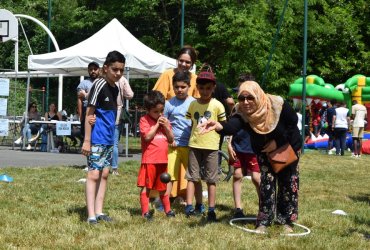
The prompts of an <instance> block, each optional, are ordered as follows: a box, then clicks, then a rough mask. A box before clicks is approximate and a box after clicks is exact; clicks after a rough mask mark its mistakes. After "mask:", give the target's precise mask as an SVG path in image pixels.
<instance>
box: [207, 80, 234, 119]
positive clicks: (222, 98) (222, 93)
mask: <svg viewBox="0 0 370 250" xmlns="http://www.w3.org/2000/svg"><path fill="white" fill-rule="evenodd" d="M212 97H214V98H216V99H217V100H218V101H219V102H221V103H222V105H224V107H225V111H226V114H227V115H229V114H230V111H231V110H229V107H228V105H227V104H226V99H227V98H230V97H231V95H230V93H229V92H228V91H227V89H226V87H225V85H224V84H223V83H221V82H216V88H215V91H214V92H213V94H212Z"/></svg>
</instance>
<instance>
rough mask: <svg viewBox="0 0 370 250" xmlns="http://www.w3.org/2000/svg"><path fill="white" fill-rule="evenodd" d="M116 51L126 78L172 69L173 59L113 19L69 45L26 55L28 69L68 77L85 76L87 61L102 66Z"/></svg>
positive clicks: (174, 62)
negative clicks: (127, 72) (123, 62)
mask: <svg viewBox="0 0 370 250" xmlns="http://www.w3.org/2000/svg"><path fill="white" fill-rule="evenodd" d="M112 50H117V51H119V52H121V53H122V54H123V55H124V56H125V57H126V64H125V66H126V67H128V68H129V71H130V72H129V74H130V78H157V77H159V75H160V74H161V73H162V72H163V71H165V70H166V69H169V68H176V66H177V65H176V60H175V59H172V58H170V57H167V56H164V55H162V54H160V53H158V52H156V51H154V50H152V49H151V48H149V47H147V46H146V45H145V44H143V43H142V42H140V41H139V40H138V39H136V38H135V37H134V36H133V35H132V34H131V33H130V32H129V31H128V30H127V29H126V28H125V27H124V26H123V25H122V24H121V23H120V22H119V21H118V20H117V19H113V20H112V21H110V22H109V23H108V24H107V25H106V26H104V27H103V28H102V29H101V30H99V31H98V32H97V33H95V34H94V35H93V36H91V37H89V38H88V39H86V40H85V41H82V42H80V43H78V44H76V45H74V46H72V47H69V48H66V49H63V50H60V51H57V52H52V53H47V54H41V55H30V56H29V57H28V69H29V70H39V71H45V72H50V73H57V74H65V75H70V76H82V75H87V65H88V64H89V63H90V62H91V61H95V62H97V63H99V65H100V66H102V65H103V63H104V61H105V58H106V56H107V54H108V53H109V52H110V51H112Z"/></svg>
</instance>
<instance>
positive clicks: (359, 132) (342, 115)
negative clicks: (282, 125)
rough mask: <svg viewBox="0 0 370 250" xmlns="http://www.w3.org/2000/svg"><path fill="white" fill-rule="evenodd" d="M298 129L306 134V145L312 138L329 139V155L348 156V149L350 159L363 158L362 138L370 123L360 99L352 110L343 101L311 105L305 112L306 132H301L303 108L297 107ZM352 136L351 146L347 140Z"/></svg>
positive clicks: (327, 150)
mask: <svg viewBox="0 0 370 250" xmlns="http://www.w3.org/2000/svg"><path fill="white" fill-rule="evenodd" d="M295 110H296V113H297V116H298V124H297V126H298V128H299V130H300V132H301V133H305V142H306V143H307V142H308V141H309V140H310V139H314V140H317V139H318V138H324V137H325V136H326V137H327V139H328V145H327V148H326V152H327V153H328V154H330V155H331V154H335V155H341V156H343V155H345V151H346V150H347V149H348V150H350V151H351V152H352V154H351V156H352V157H356V158H359V157H361V148H362V139H363V136H364V129H365V126H366V124H367V109H366V107H365V106H364V105H362V104H360V103H358V101H357V100H354V101H353V102H352V107H351V110H350V109H349V108H348V107H347V105H346V103H345V102H343V101H337V100H335V99H332V100H330V101H324V102H318V103H314V102H312V103H311V104H310V105H308V106H307V107H306V110H305V115H306V116H305V129H304V130H302V114H301V112H300V111H301V108H300V107H299V106H297V107H296V109H295ZM350 136H351V137H352V143H348V138H349V137H350Z"/></svg>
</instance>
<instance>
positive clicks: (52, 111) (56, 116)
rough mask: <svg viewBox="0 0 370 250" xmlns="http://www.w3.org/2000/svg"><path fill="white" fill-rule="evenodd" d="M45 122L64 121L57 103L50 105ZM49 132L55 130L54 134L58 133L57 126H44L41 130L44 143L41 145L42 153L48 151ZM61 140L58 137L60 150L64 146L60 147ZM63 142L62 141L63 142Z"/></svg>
mask: <svg viewBox="0 0 370 250" xmlns="http://www.w3.org/2000/svg"><path fill="white" fill-rule="evenodd" d="M44 117H45V121H52V120H54V121H61V120H62V114H61V113H60V112H58V111H57V108H56V106H55V103H50V105H49V111H48V112H45V116H44ZM48 130H53V134H55V133H56V126H55V124H44V125H43V126H42V128H41V132H40V134H41V141H42V144H41V151H43V152H45V151H46V144H47V140H48V135H47V131H48ZM60 141H61V140H59V139H58V137H57V143H56V145H58V149H59V147H62V145H60V144H61V143H60ZM61 142H62V141H61Z"/></svg>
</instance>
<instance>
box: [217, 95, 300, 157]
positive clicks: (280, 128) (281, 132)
mask: <svg viewBox="0 0 370 250" xmlns="http://www.w3.org/2000/svg"><path fill="white" fill-rule="evenodd" d="M297 123H298V117H297V114H296V113H295V111H294V110H293V108H292V107H291V106H290V105H289V104H288V103H287V102H284V104H283V109H282V111H281V114H280V118H279V122H278V124H277V126H276V128H275V129H274V130H273V131H271V132H270V133H268V134H257V133H256V132H255V131H254V130H253V129H252V128H251V127H250V125H249V124H248V123H246V122H245V121H244V120H243V118H242V117H241V116H240V115H238V114H236V115H234V116H232V117H231V118H230V120H229V121H228V122H223V123H222V126H223V129H222V130H221V131H220V133H222V134H225V135H234V134H236V133H237V132H238V131H239V130H240V129H242V128H245V129H246V130H247V131H248V132H249V135H250V139H251V143H252V148H253V150H254V152H255V153H256V154H260V153H261V150H262V149H263V147H264V146H265V145H266V143H267V142H268V141H270V140H275V141H276V144H277V147H281V146H283V145H284V144H285V143H287V142H289V143H290V145H291V146H292V148H293V149H294V150H295V151H298V150H300V149H301V146H302V141H301V135H300V133H299V129H298V127H297Z"/></svg>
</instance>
